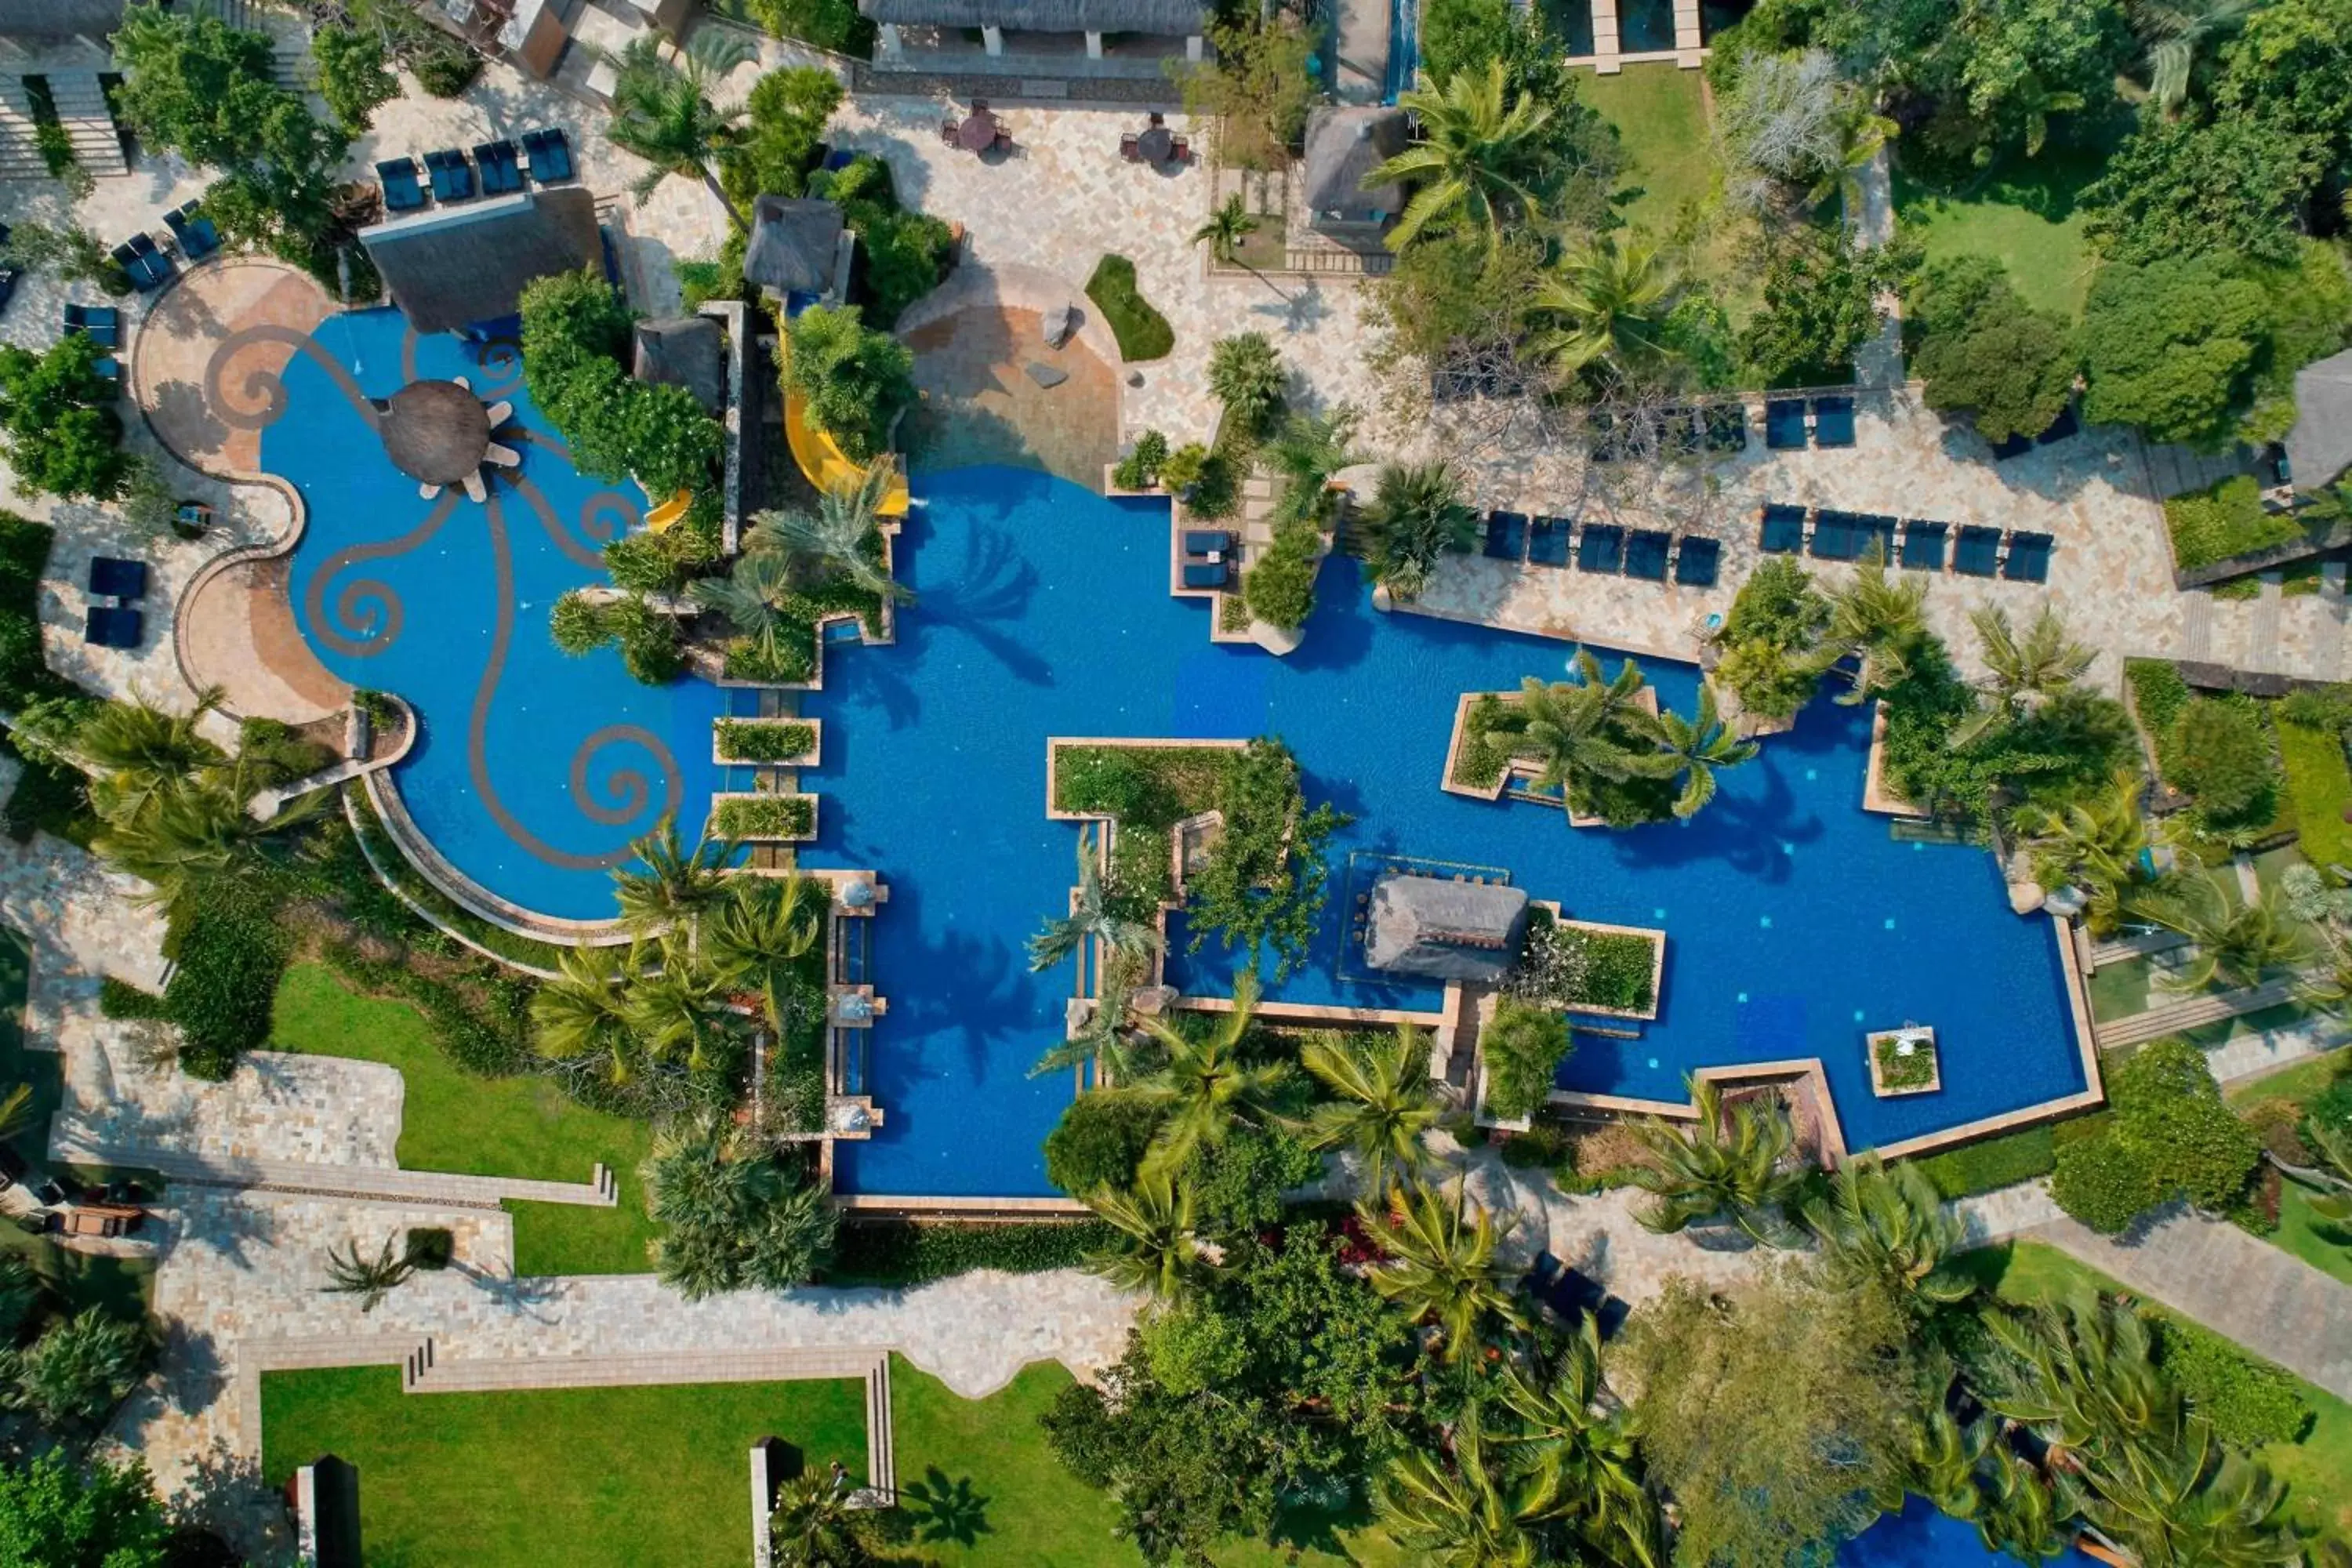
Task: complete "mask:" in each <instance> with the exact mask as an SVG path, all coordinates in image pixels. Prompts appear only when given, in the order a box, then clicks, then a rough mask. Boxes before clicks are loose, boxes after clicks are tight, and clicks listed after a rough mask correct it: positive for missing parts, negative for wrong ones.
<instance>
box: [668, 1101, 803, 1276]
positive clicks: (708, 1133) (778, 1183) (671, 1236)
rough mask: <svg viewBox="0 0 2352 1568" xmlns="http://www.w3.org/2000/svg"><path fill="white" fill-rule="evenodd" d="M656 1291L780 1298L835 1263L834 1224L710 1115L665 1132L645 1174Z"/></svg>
mask: <svg viewBox="0 0 2352 1568" xmlns="http://www.w3.org/2000/svg"><path fill="white" fill-rule="evenodd" d="M643 1174H644V1180H645V1184H646V1213H647V1215H650V1216H651V1217H652V1218H653V1220H654V1222H655V1223H656V1225H659V1226H662V1227H663V1230H662V1234H661V1236H660V1237H658V1238H657V1239H656V1240H655V1241H654V1242H653V1243H652V1247H651V1250H652V1254H653V1259H654V1264H655V1268H656V1270H657V1271H658V1272H659V1274H660V1275H661V1279H662V1282H663V1283H664V1284H667V1285H673V1286H676V1287H677V1289H678V1290H679V1292H680V1293H682V1294H683V1295H684V1296H685V1297H686V1299H687V1300H689V1301H694V1300H701V1299H702V1298H704V1297H706V1296H709V1295H712V1294H715V1293H716V1292H719V1291H722V1290H740V1289H760V1290H782V1289H790V1288H791V1287H792V1286H794V1285H798V1284H802V1283H804V1282H805V1281H806V1280H807V1279H809V1278H810V1276H812V1275H813V1274H814V1273H815V1272H816V1270H817V1269H818V1268H819V1267H821V1266H822V1265H823V1264H824V1261H825V1259H826V1258H829V1257H830V1256H831V1255H832V1251H833V1240H834V1233H835V1227H836V1226H837V1224H838V1221H839V1216H838V1215H836V1214H835V1212H834V1208H833V1205H831V1204H830V1203H828V1202H827V1201H826V1199H825V1195H824V1193H823V1192H821V1191H819V1190H818V1189H817V1188H816V1187H815V1186H814V1184H810V1183H807V1182H804V1181H799V1180H796V1179H795V1178H794V1177H793V1175H792V1174H791V1173H788V1172H786V1171H785V1170H784V1168H783V1167H782V1166H781V1165H779V1164H778V1163H776V1162H775V1161H774V1160H773V1159H772V1158H771V1157H770V1156H769V1154H768V1152H767V1151H766V1150H765V1149H764V1148H762V1147H761V1146H760V1145H759V1144H757V1143H756V1142H754V1141H752V1140H751V1139H750V1138H748V1137H746V1136H745V1135H744V1133H743V1131H741V1130H740V1129H739V1128H737V1127H735V1126H734V1125H732V1124H731V1123H730V1122H728V1121H725V1120H724V1119H722V1118H721V1117H720V1116H719V1115H718V1114H717V1113H716V1112H709V1111H706V1112H704V1113H702V1114H700V1115H698V1116H696V1117H693V1118H691V1119H688V1120H683V1121H672V1122H668V1123H666V1124H665V1125H663V1126H662V1127H660V1128H658V1129H656V1131H655V1133H654V1144H653V1152H651V1153H650V1154H649V1155H647V1156H646V1163H645V1166H644V1172H643Z"/></svg>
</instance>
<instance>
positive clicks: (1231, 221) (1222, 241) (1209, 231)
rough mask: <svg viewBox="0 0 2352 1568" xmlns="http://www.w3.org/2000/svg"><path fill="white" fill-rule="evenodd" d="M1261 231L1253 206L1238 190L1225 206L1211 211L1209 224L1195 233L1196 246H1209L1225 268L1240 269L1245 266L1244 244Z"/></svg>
mask: <svg viewBox="0 0 2352 1568" xmlns="http://www.w3.org/2000/svg"><path fill="white" fill-rule="evenodd" d="M1257 231H1258V221H1257V219H1256V218H1255V217H1254V216H1251V214H1250V210H1249V204H1247V203H1246V202H1244V201H1243V200H1242V194H1241V193H1240V192H1239V191H1235V192H1234V194H1233V195H1229V196H1227V197H1226V198H1225V200H1224V204H1223V205H1222V206H1217V207H1213V208H1211V209H1210V211H1209V221H1208V222H1206V223H1204V224H1202V226H1200V227H1198V228H1196V229H1194V230H1193V231H1192V243H1193V244H1195V245H1205V246H1207V247H1209V254H1210V255H1212V256H1213V257H1215V258H1217V261H1218V263H1219V264H1220V265H1221V266H1225V267H1237V266H1239V265H1241V259H1242V241H1244V240H1245V239H1247V238H1248V237H1250V236H1251V235H1254V234H1255V233H1256V232H1257Z"/></svg>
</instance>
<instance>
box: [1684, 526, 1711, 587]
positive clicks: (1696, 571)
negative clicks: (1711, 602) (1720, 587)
mask: <svg viewBox="0 0 2352 1568" xmlns="http://www.w3.org/2000/svg"><path fill="white" fill-rule="evenodd" d="M1722 560H1723V546H1722V545H1721V544H1719V543H1717V542H1716V541H1714V540H1712V539H1701V538H1700V537H1698V536H1697V535H1696V534H1689V533H1686V534H1685V535H1683V542H1682V547H1681V548H1680V549H1679V550H1677V551H1676V552H1675V582H1676V583H1678V584H1682V586H1684V587H1685V588H1712V587H1714V586H1715V577H1716V572H1717V568H1718V567H1719V566H1720V564H1721V563H1722Z"/></svg>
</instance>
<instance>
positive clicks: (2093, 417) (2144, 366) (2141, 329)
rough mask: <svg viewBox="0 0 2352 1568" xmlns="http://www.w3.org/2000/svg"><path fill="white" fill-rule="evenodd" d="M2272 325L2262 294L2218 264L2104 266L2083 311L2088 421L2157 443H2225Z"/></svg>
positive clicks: (2206, 259) (2179, 261) (2178, 261)
mask: <svg viewBox="0 0 2352 1568" xmlns="http://www.w3.org/2000/svg"><path fill="white" fill-rule="evenodd" d="M2269 321H2270V306H2269V303H2268V301H2267V300H2265V298H2264V297H2263V290H2262V289H2261V288H2260V287H2259V286H2257V285H2256V284H2254V283H2252V282H2250V281H2248V280H2247V279H2244V278H2242V277H2241V276H2238V275H2237V273H2236V272H2235V270H2234V269H2233V268H2232V267H2231V264H2230V263H2229V262H2228V261H2227V260H2226V259H2223V258H2218V257H2213V256H2210V255H2208V256H2202V257H2196V258H2160V259H2157V260H2153V261H2150V262H2147V263H2146V264H2144V265H2139V264H2131V263H2124V262H2117V263H2115V264H2112V265H2110V266H2107V267H2104V268H2100V270H2099V275H2098V277H2097V278H2096V279H2094V280H2093V282H2092V284H2091V294H2090V299H2089V300H2088V302H2087V303H2085V305H2084V311H2083V357H2084V368H2085V373H2086V374H2087V376H2088V378H2089V382H2090V390H2089V391H2088V393H2087V394H2086V395H2084V402H2083V412H2084V416H2085V417H2086V418H2088V419H2089V420H2090V421H2091V422H2092V423H2094V424H2097V425H2132V426H2137V427H2138V428H2139V429H2141V430H2142V431H2144V432H2146V433H2147V436H2148V437H2150V438H2151V439H2154V440H2158V441H2184V442H2188V443H2189V444H2191V445H2199V446H2207V447H2210V446H2215V445H2218V444H2220V443H2221V442H2223V441H2225V440H2227V439H2228V438H2229V437H2230V436H2231V432H2232V431H2233V429H2234V428H2235V422H2236V419H2237V417H2238V416H2239V415H2240V414H2241V413H2242V412H2243V411H2244V409H2245V408H2246V406H2247V405H2248V404H2249V402H2250V401H2251V399H2252V388H2253V369H2254V363H2255V357H2256V355H2257V354H2258V353H2260V352H2261V349H2262V346H2263V337H2264V334H2265V332H2266V331H2267V329H2268V326H2269Z"/></svg>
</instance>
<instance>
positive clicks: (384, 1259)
mask: <svg viewBox="0 0 2352 1568" xmlns="http://www.w3.org/2000/svg"><path fill="white" fill-rule="evenodd" d="M399 1239H400V1238H399V1237H391V1236H387V1237H384V1238H383V1250H382V1251H381V1252H378V1253H377V1254H376V1255H375V1256H374V1257H373V1258H368V1257H365V1256H362V1253H361V1252H360V1244H359V1243H358V1242H357V1241H349V1242H346V1243H344V1250H342V1251H341V1252H338V1251H336V1250H335V1249H334V1248H333V1247H329V1248H327V1283H325V1284H324V1285H321V1286H320V1287H319V1289H320V1290H321V1291H323V1292H325V1293H326V1294H328V1295H331V1296H357V1297H358V1298H359V1299H360V1310H361V1311H362V1312H373V1311H374V1310H376V1308H377V1306H379V1305H380V1304H381V1303H382V1302H383V1299H384V1298H385V1297H386V1296H389V1295H391V1294H392V1293H393V1292H394V1290H397V1289H400V1288H401V1287H402V1286H403V1285H405V1284H407V1283H408V1281H409V1280H410V1279H413V1278H414V1277H415V1273H416V1265H415V1262H414V1261H412V1260H411V1259H410V1258H409V1257H408V1255H407V1254H406V1253H405V1252H404V1251H403V1250H401V1248H400V1247H399V1245H398V1243H399Z"/></svg>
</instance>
